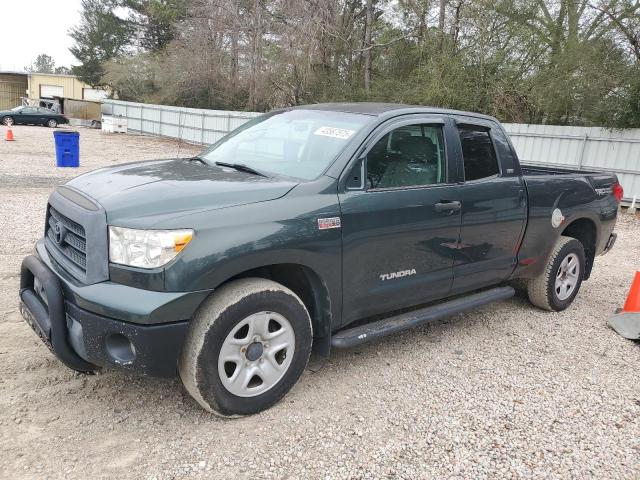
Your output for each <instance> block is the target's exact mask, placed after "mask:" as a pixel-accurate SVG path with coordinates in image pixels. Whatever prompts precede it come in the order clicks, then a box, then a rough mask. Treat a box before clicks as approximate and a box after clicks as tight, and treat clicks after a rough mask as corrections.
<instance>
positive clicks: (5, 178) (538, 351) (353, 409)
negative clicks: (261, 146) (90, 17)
mask: <svg viewBox="0 0 640 480" xmlns="http://www.w3.org/2000/svg"><path fill="white" fill-rule="evenodd" d="M80 132H81V158H82V167H81V168H80V169H76V170H73V169H64V170H63V169H56V168H55V167H54V159H53V158H54V157H53V139H52V133H51V130H49V129H46V128H42V127H15V128H14V133H15V137H16V139H17V141H16V142H14V143H9V142H4V141H2V142H1V143H0V182H1V183H0V185H1V187H0V204H1V205H2V208H3V212H2V214H1V215H0V238H2V239H3V242H2V245H1V246H0V431H1V432H2V434H1V435H0V451H1V452H2V455H1V456H0V478H37V479H41V478H70V479H72V478H73V479H75V478H77V479H86V478H115V477H116V476H118V477H120V478H149V479H151V478H158V479H165V478H166V479H171V478H192V477H193V478H221V479H228V478H291V479H297V478H410V479H413V478H461V479H462V478H465V479H466V478H474V479H475V478H600V479H605V478H606V479H614V478H629V479H631V478H635V479H638V478H640V344H638V343H634V342H630V341H627V340H624V339H623V338H621V337H619V336H617V334H615V332H613V331H612V330H610V329H609V328H608V327H607V326H606V319H607V316H608V315H609V314H610V312H612V311H613V310H614V309H615V308H616V307H619V306H622V304H623V302H624V298H625V295H626V291H627V289H628V287H629V284H630V281H631V278H632V275H633V272H634V271H635V269H639V268H640V242H639V241H638V239H639V238H640V222H639V221H638V220H637V219H633V218H630V217H628V216H626V215H625V216H624V218H622V219H621V220H620V221H619V223H618V227H617V231H618V233H619V239H618V243H617V245H616V247H615V249H614V251H613V252H612V253H610V254H608V255H606V256H604V257H600V258H599V259H598V260H597V262H596V267H595V270H594V273H593V276H592V279H591V280H590V281H588V282H587V283H585V284H584V285H583V289H582V291H581V292H580V295H579V296H578V298H577V300H576V301H575V302H574V304H573V306H572V307H571V308H570V309H569V310H567V311H565V312H562V313H555V314H552V313H547V312H543V311H540V310H536V309H534V308H533V307H531V306H529V304H528V303H527V302H526V300H525V299H523V298H515V299H512V300H509V301H505V302H501V303H497V304H494V305H490V306H487V307H484V308H480V309H478V310H476V311H473V312H472V313H468V314H464V315H458V316H456V317H453V318H451V319H450V320H448V321H445V322H442V323H439V324H436V325H432V326H429V327H426V328H422V329H418V330H414V331H410V332H407V333H404V334H401V335H396V336H393V337H389V338H387V339H384V340H382V341H379V342H377V343H372V344H369V345H366V346H363V347H359V348H357V349H352V350H347V351H337V352H335V353H334V354H333V355H332V357H331V358H330V359H329V360H328V361H325V360H321V359H313V360H312V362H311V364H310V365H309V368H308V369H307V370H306V372H305V373H304V375H303V376H302V378H301V380H300V382H299V384H298V385H297V386H296V387H295V388H294V389H293V391H292V392H291V393H290V394H289V395H288V396H287V397H285V399H284V401H282V402H281V403H279V404H278V405H276V406H275V407H274V408H272V409H270V410H269V411H267V412H264V413H262V414H260V415H256V416H253V417H248V418H241V419H237V420H222V419H220V418H217V417H214V416H211V415H209V414H207V413H206V412H204V411H203V410H201V409H200V408H199V407H198V405H197V404H196V403H195V402H194V401H193V400H191V398H190V397H189V396H188V395H187V394H186V393H185V392H184V390H183V389H182V387H181V385H180V383H179V381H178V380H159V379H153V378H141V377H136V376H132V375H127V374H124V373H122V372H118V371H105V372H103V373H100V374H98V375H94V376H83V375H79V374H75V373H73V372H71V371H70V370H68V369H66V368H65V367H63V366H62V364H60V363H59V362H58V361H57V360H56V359H55V358H54V357H53V356H52V354H51V353H49V351H48V350H47V349H46V347H45V346H44V345H43V344H42V343H41V342H40V340H39V339H38V338H37V337H36V335H35V334H34V333H33V332H32V331H31V330H30V329H29V327H27V325H26V324H25V323H23V321H22V319H21V317H20V314H19V312H18V298H17V291H18V284H19V278H18V271H19V266H20V262H21V260H22V257H23V256H24V255H26V254H28V253H29V252H30V251H31V250H32V247H33V244H34V242H35V241H36V240H37V239H38V238H39V237H40V236H41V234H42V229H43V222H44V212H45V206H46V200H47V196H48V194H49V192H50V191H51V189H52V188H53V187H54V186H55V185H57V184H59V183H60V182H61V181H64V179H67V178H69V177H71V176H74V175H76V174H78V173H82V172H85V171H88V170H90V169H93V168H98V167H103V166H109V165H113V164H115V163H119V162H126V161H131V160H136V159H145V158H161V157H166V158H168V157H171V156H176V154H177V153H178V152H179V153H180V155H181V156H188V155H191V154H193V153H195V152H197V151H198V149H197V148H194V147H192V146H186V145H182V146H179V145H178V144H177V143H175V142H171V141H166V140H158V139H154V138H148V137H140V136H126V135H124V136H123V135H118V136H112V135H106V134H103V133H101V132H100V131H95V130H89V129H80ZM2 134H3V135H4V131H2Z"/></svg>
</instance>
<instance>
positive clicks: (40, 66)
mask: <svg viewBox="0 0 640 480" xmlns="http://www.w3.org/2000/svg"><path fill="white" fill-rule="evenodd" d="M55 66H56V62H55V61H54V60H53V58H52V57H51V56H50V55H47V54H46V53H41V54H40V55H38V56H37V57H36V58H35V60H34V61H33V62H31V65H27V66H26V67H24V69H25V70H26V71H27V72H33V73H54V69H55Z"/></svg>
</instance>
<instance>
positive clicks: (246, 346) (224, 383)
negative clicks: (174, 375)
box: [178, 278, 312, 416]
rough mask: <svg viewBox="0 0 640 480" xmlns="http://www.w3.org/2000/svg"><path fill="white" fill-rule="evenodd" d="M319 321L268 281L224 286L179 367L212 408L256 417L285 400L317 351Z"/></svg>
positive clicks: (192, 331) (196, 324) (190, 337)
mask: <svg viewBox="0 0 640 480" xmlns="http://www.w3.org/2000/svg"><path fill="white" fill-rule="evenodd" d="M311 341H312V330H311V320H310V318H309V313H308V312H307V309H306V307H305V306H304V304H303V303H302V301H301V300H300V298H298V296H297V295H296V294H295V293H293V292H292V291H291V290H289V289H288V288H286V287H284V286H282V285H280V284H278V283H276V282H273V281H271V280H267V279H262V278H247V279H241V280H236V281H233V282H230V283H229V284H227V285H224V286H223V287H221V288H220V289H219V290H216V292H215V293H214V294H213V295H212V296H211V297H210V298H209V299H207V300H206V301H205V303H204V304H203V305H202V306H201V307H200V309H199V310H198V312H197V313H196V315H195V317H194V319H193V320H192V323H191V326H190V328H189V333H188V334H187V338H186V340H185V345H184V348H183V352H182V355H181V357H180V361H179V365H178V371H179V373H180V378H181V379H182V382H183V383H184V385H185V387H186V389H187V391H188V392H189V393H190V394H191V396H192V397H193V398H194V399H195V400H196V401H197V402H198V403H199V404H200V405H202V407H204V408H205V409H206V410H209V411H210V412H213V413H217V414H219V415H223V416H236V415H250V414H253V413H257V412H260V411H262V410H264V409H266V408H268V407H270V406H271V405H273V404H274V403H276V402H277V401H278V400H280V399H281V398H282V397H283V396H284V395H285V394H286V393H287V392H288V391H289V390H290V389H291V387H293V385H294V384H295V383H296V382H297V380H298V378H299V377H300V375H301V374H302V372H303V370H304V368H305V366H306V365H307V362H308V360H309V355H310V353H311Z"/></svg>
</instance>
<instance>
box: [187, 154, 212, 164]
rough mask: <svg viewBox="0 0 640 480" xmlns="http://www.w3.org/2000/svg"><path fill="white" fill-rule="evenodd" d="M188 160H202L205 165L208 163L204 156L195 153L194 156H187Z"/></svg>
mask: <svg viewBox="0 0 640 480" xmlns="http://www.w3.org/2000/svg"><path fill="white" fill-rule="evenodd" d="M187 160H191V161H196V162H200V163H204V164H205V165H208V164H207V162H205V161H204V158H202V157H201V156H199V155H194V156H193V157H190V158H187Z"/></svg>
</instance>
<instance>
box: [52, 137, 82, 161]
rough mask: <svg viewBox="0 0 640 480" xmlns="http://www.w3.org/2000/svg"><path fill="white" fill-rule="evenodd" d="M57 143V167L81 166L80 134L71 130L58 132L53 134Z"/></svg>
mask: <svg viewBox="0 0 640 480" xmlns="http://www.w3.org/2000/svg"><path fill="white" fill-rule="evenodd" d="M53 139H54V140H55V143H56V166H57V167H79V166H80V134H79V133H78V132H74V131H71V130H56V131H55V132H53Z"/></svg>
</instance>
